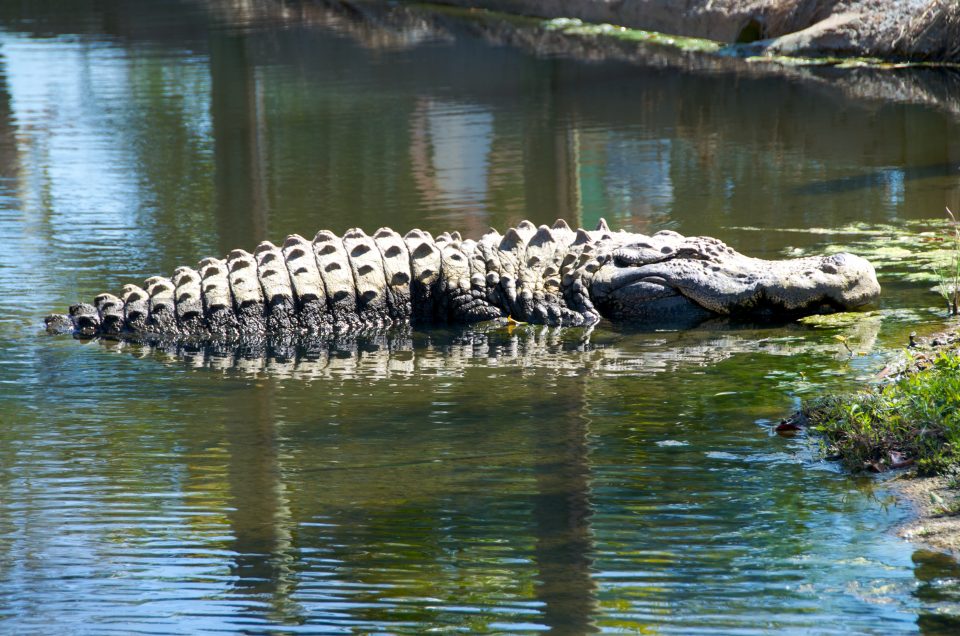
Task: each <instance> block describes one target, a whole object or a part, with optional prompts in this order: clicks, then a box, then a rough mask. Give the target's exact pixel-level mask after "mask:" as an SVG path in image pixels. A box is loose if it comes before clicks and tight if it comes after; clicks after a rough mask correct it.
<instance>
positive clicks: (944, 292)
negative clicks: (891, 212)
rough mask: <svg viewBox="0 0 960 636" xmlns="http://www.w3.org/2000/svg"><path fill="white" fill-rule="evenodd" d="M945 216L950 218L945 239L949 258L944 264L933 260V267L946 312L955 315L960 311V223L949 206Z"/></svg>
mask: <svg viewBox="0 0 960 636" xmlns="http://www.w3.org/2000/svg"><path fill="white" fill-rule="evenodd" d="M947 216H948V217H949V218H950V221H949V223H950V228H949V231H948V238H947V239H946V242H947V244H948V245H949V247H950V259H949V261H948V262H947V263H946V264H945V266H942V265H941V264H938V263H937V262H936V261H934V263H933V268H934V271H935V272H936V275H937V279H938V284H937V290H938V291H939V292H940V295H941V296H943V299H944V300H945V301H946V302H947V312H948V313H949V314H950V315H951V316H956V315H957V314H958V313H960V224H958V223H957V217H955V216H954V215H953V212H952V211H950V208H947Z"/></svg>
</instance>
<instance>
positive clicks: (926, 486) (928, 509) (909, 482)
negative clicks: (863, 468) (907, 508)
mask: <svg viewBox="0 0 960 636" xmlns="http://www.w3.org/2000/svg"><path fill="white" fill-rule="evenodd" d="M949 482H950V478H949V477H945V476H942V475H941V476H937V477H918V476H917V475H916V473H914V472H912V471H910V472H906V473H903V474H899V475H896V476H894V477H891V478H890V479H888V480H886V481H885V482H883V484H882V485H883V486H885V487H886V488H889V489H890V490H891V492H892V493H893V494H894V495H895V496H897V497H899V498H900V499H902V500H904V501H906V502H907V503H909V504H910V505H911V507H912V508H913V511H914V515H915V516H914V518H913V519H911V520H909V521H907V522H906V523H905V524H902V525H901V526H899V527H897V528H896V533H897V535H898V536H900V537H902V538H903V539H906V540H907V541H910V542H911V543H915V544H919V545H922V546H925V547H927V548H930V549H932V550H936V551H937V552H945V553H948V554H950V555H952V556H953V557H954V558H957V557H960V514H957V513H949V512H946V511H947V510H953V509H955V507H956V506H957V505H958V503H960V491H958V490H957V489H955V488H950V487H949V485H948V484H949Z"/></svg>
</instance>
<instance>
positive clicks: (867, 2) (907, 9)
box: [439, 0, 960, 61]
mask: <svg viewBox="0 0 960 636" xmlns="http://www.w3.org/2000/svg"><path fill="white" fill-rule="evenodd" d="M439 1H440V2H442V3H444V4H452V5H458V6H463V7H477V8H482V9H492V10H496V11H503V12H507V13H513V14H518V15H528V16H537V17H542V18H557V17H566V18H579V19H581V20H584V21H587V22H594V23H610V24H616V25H621V26H626V27H631V28H637V29H646V30H651V31H659V32H661V33H669V34H673V35H682V36H688V37H697V38H707V39H710V40H716V41H718V42H723V43H734V42H740V43H751V46H752V47H753V49H754V50H755V52H756V53H757V54H776V55H814V56H822V55H842V56H866V57H879V58H887V59H900V58H905V59H912V60H937V61H960V4H958V3H957V2H955V0H839V1H837V0H687V1H686V2H674V1H672V0H620V1H616V0H579V1H576V0H439Z"/></svg>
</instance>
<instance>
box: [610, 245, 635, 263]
mask: <svg viewBox="0 0 960 636" xmlns="http://www.w3.org/2000/svg"><path fill="white" fill-rule="evenodd" d="M613 263H614V264H615V265H616V266H617V267H632V266H634V265H639V264H640V255H639V254H638V253H637V252H635V251H633V250H631V249H622V248H621V249H619V250H616V251H615V252H614V253H613Z"/></svg>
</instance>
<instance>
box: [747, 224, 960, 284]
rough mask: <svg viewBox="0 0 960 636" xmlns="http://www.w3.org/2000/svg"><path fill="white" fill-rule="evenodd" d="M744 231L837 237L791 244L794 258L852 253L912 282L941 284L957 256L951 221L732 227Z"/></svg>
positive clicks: (890, 275)
mask: <svg viewBox="0 0 960 636" xmlns="http://www.w3.org/2000/svg"><path fill="white" fill-rule="evenodd" d="M730 229H737V230H740V231H763V232H788V233H789V232H792V233H798V234H822V235H827V236H832V237H835V238H837V239H843V240H835V241H831V242H830V243H829V244H828V245H822V244H819V245H816V246H811V247H789V248H787V249H786V250H785V251H784V255H785V256H788V257H790V258H798V257H802V256H810V255H813V254H827V255H830V254H837V253H839V252H851V253H853V254H856V255H858V256H862V257H863V258H865V259H867V260H868V261H870V262H871V263H872V264H873V266H874V267H875V268H876V269H877V272H878V273H879V274H880V275H881V276H883V277H885V278H888V279H895V280H900V281H904V282H911V283H937V282H939V281H940V277H939V276H938V275H937V272H938V271H943V270H945V269H947V268H948V267H950V265H951V263H952V262H953V259H954V256H955V250H954V247H953V244H952V243H951V242H950V241H951V235H950V232H951V231H952V229H951V227H950V225H949V223H948V221H946V220H942V219H919V220H912V221H904V222H902V223H901V224H900V225H891V224H886V223H877V224H867V223H854V224H850V225H846V226H842V227H838V228H836V229H825V228H757V227H737V228H730Z"/></svg>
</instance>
